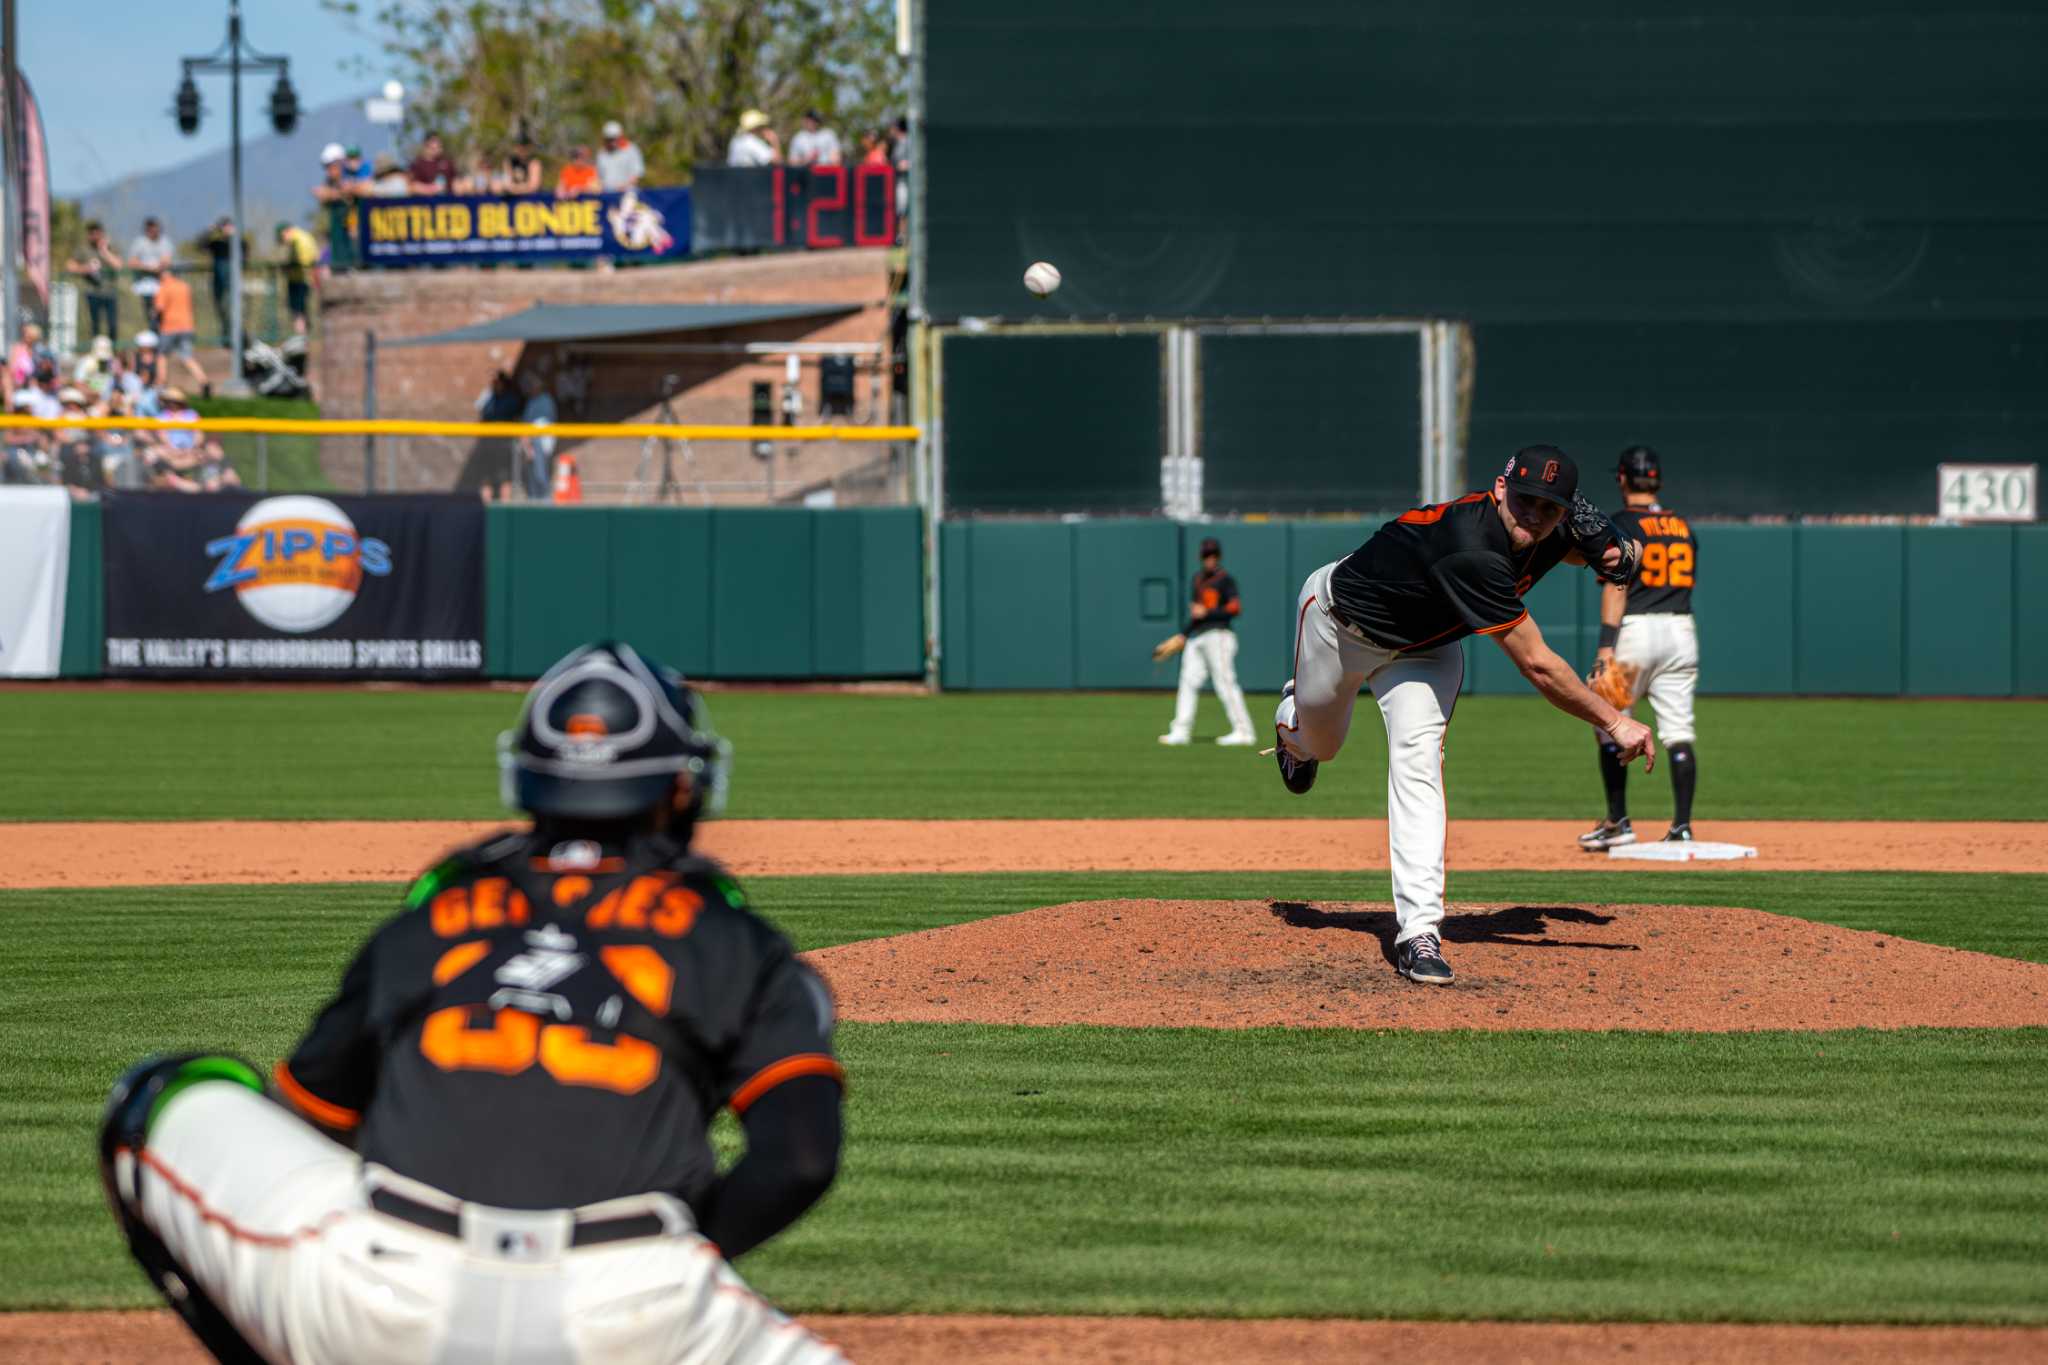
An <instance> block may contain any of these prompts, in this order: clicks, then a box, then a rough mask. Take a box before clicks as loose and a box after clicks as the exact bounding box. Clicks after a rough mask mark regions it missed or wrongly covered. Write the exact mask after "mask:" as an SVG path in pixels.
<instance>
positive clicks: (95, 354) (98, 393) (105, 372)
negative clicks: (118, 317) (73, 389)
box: [71, 336, 114, 401]
mask: <svg viewBox="0 0 2048 1365" xmlns="http://www.w3.org/2000/svg"><path fill="white" fill-rule="evenodd" d="M71 382H72V383H74V384H76V385H78V386H79V387H80V388H82V389H84V390H85V391H86V392H87V393H88V394H90V395H92V397H93V399H94V400H95V401H103V400H104V399H105V398H106V396H107V390H109V389H111V388H112V387H113V386H114V339H113V338H112V337H109V336H96V337H94V338H93V339H92V348H91V349H90V350H88V351H87V352H86V353H85V354H84V355H82V356H80V357H79V358H78V364H77V366H76V367H74V368H73V369H72V371H71Z"/></svg>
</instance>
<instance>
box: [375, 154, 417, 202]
mask: <svg viewBox="0 0 2048 1365" xmlns="http://www.w3.org/2000/svg"><path fill="white" fill-rule="evenodd" d="M370 193H371V194H373V195H375V196H376V197H377V198H379V199H403V198H404V197H405V196H407V195H409V194H411V193H412V177H411V176H409V175H407V174H406V173H405V167H403V166H401V165H399V164H398V160H397V158H395V157H389V156H380V157H378V158H377V166H376V173H375V178H373V179H372V180H371V181H370Z"/></svg>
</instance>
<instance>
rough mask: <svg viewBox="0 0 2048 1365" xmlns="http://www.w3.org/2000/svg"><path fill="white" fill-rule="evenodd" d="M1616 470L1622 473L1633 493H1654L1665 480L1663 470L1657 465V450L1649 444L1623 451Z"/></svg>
mask: <svg viewBox="0 0 2048 1365" xmlns="http://www.w3.org/2000/svg"><path fill="white" fill-rule="evenodd" d="M1615 472H1616V473H1617V474H1619V475H1621V477H1622V481H1623V482H1624V483H1626V484H1627V485H1628V488H1629V491H1630V492H1631V493H1654V492H1656V491H1657V487H1658V485H1659V484H1661V483H1663V482H1664V475H1663V471H1662V470H1660V469H1659V468H1658V465H1657V452H1656V451H1654V450H1652V449H1650V448H1649V447H1648V446H1630V447H1629V448H1628V449H1627V450H1624V451H1622V452H1621V460H1620V462H1619V463H1618V464H1617V465H1616V466H1615Z"/></svg>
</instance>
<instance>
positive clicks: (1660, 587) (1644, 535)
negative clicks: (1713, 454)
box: [1614, 504, 1700, 616]
mask: <svg viewBox="0 0 2048 1365" xmlns="http://www.w3.org/2000/svg"><path fill="white" fill-rule="evenodd" d="M1614 524H1615V526H1616V527H1618V528H1619V529H1620V531H1621V533H1622V534H1623V535H1625V536H1628V537H1630V538H1631V539H1633V540H1640V541H1641V542H1643V562H1642V563H1641V564H1640V565H1639V566H1638V567H1637V569H1636V576H1635V578H1634V579H1632V580H1630V582H1629V585H1628V606H1627V607H1625V608H1624V609H1623V610H1624V612H1625V613H1626V614H1627V615H1631V616H1633V615H1637V614H1639V613H1642V612H1677V613H1682V614H1684V615H1687V616H1690V615H1691V614H1692V587H1693V581H1694V579H1695V577H1696V576H1697V575H1698V573H1699V563H1700V544H1699V540H1698V539H1697V538H1696V537H1695V536H1694V535H1693V532H1692V526H1691V525H1690V524H1689V523H1688V522H1687V521H1686V519H1685V518H1684V517H1681V516H1679V515H1678V514H1677V513H1675V512H1670V511H1666V510H1665V509H1664V508H1662V507H1659V506H1656V505H1655V504H1652V505H1651V506H1649V507H1624V508H1622V509H1621V510H1620V511H1618V512H1616V513H1615V514H1614Z"/></svg>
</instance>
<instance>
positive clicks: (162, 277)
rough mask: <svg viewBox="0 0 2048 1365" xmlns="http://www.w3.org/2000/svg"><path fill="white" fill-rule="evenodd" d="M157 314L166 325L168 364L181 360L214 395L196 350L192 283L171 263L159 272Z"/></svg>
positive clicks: (203, 388)
mask: <svg viewBox="0 0 2048 1365" xmlns="http://www.w3.org/2000/svg"><path fill="white" fill-rule="evenodd" d="M156 315H157V317H158V318H159V319H160V320H161V321H162V325H163V335H162V340H161V343H160V344H161V346H162V348H163V357H164V361H165V364H166V366H168V365H169V363H170V362H171V361H176V362H178V363H179V364H180V365H182V366H184V367H185V373H186V374H187V375H188V376H190V377H191V379H192V382H193V383H195V384H197V385H199V387H200V392H202V393H204V394H205V395H206V396H207V397H208V398H211V397H213V384H212V383H211V382H210V381H209V380H208V379H207V377H206V371H205V370H203V369H201V368H200V366H199V361H198V358H197V357H195V356H194V355H193V354H192V352H193V348H194V347H195V346H196V345H197V343H198V332H199V324H198V322H197V320H196V319H195V318H194V317H193V312H192V286H191V285H189V284H187V283H185V282H184V281H183V280H181V279H179V278H178V272H177V271H175V270H173V269H171V268H170V267H169V266H165V267H164V268H163V269H162V270H161V271H159V272H158V273H157V286H156Z"/></svg>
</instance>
